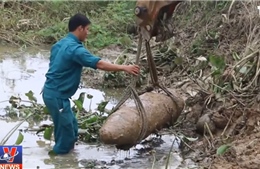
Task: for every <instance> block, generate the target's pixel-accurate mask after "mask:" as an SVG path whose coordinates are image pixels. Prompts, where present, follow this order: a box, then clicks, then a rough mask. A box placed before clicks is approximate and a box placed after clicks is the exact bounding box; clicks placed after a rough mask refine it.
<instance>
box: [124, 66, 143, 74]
mask: <svg viewBox="0 0 260 169" xmlns="http://www.w3.org/2000/svg"><path fill="white" fill-rule="evenodd" d="M123 70H124V71H125V72H127V73H130V74H133V75H135V76H137V75H138V74H139V73H140V67H139V66H138V65H124V69H123Z"/></svg>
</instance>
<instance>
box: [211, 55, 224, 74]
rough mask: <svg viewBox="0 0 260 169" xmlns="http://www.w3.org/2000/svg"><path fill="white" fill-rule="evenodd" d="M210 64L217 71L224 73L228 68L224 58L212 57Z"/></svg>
mask: <svg viewBox="0 0 260 169" xmlns="http://www.w3.org/2000/svg"><path fill="white" fill-rule="evenodd" d="M209 62H210V63H211V65H212V66H214V67H216V68H217V69H219V70H221V71H223V70H224V69H225V67H226V63H225V59H224V57H220V56H215V55H211V56H209Z"/></svg>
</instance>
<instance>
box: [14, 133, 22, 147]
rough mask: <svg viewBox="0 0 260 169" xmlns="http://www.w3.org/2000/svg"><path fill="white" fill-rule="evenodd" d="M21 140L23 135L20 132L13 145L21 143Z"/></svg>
mask: <svg viewBox="0 0 260 169" xmlns="http://www.w3.org/2000/svg"><path fill="white" fill-rule="evenodd" d="M23 139H24V136H23V134H22V133H21V132H19V135H18V137H17V139H16V142H15V145H19V144H21V143H22V142H23Z"/></svg>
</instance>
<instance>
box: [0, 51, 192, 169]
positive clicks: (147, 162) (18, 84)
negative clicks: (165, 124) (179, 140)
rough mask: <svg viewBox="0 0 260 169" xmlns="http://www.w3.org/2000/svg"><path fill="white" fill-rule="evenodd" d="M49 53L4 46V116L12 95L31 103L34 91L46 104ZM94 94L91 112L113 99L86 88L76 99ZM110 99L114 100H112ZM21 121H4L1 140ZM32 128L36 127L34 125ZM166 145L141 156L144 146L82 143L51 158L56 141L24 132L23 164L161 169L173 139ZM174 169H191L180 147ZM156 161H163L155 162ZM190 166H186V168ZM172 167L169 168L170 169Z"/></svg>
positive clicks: (0, 74) (28, 168)
mask: <svg viewBox="0 0 260 169" xmlns="http://www.w3.org/2000/svg"><path fill="white" fill-rule="evenodd" d="M48 54H49V52H48V51H45V50H38V49H37V50H30V51H26V52H23V51H19V50H17V49H12V48H10V47H8V48H7V47H5V48H3V47H0V90H1V95H0V103H1V104H0V109H1V110H0V114H1V115H4V114H5V113H6V112H5V110H4V108H5V107H6V106H7V105H8V104H9V103H8V102H2V101H5V100H8V99H9V98H10V97H11V96H20V97H21V98H22V99H24V100H27V97H26V96H25V93H26V92H28V91H29V90H31V91H33V92H34V94H35V97H36V98H37V100H38V103H43V101H42V98H41V95H40V92H41V88H42V85H43V83H44V80H45V76H44V75H45V73H46V71H47V68H48ZM83 91H84V92H86V93H88V94H91V95H94V97H93V100H92V103H91V109H95V108H97V104H98V103H99V102H101V101H102V100H105V99H107V97H109V95H108V93H110V94H111V91H100V90H96V89H90V88H83V89H79V90H78V91H77V93H76V94H75V95H74V97H73V98H77V97H78V96H79V94H80V93H81V92H83ZM109 98H110V97H109ZM116 101H117V98H115V99H113V102H112V101H111V102H110V103H109V105H108V107H107V108H108V109H110V108H112V106H114V105H115V104H116ZM89 105H90V101H89V100H87V99H86V102H85V103H84V106H85V107H86V108H89ZM17 123H18V121H15V120H6V119H1V121H0V128H3V129H6V130H2V132H1V134H0V139H2V138H3V137H4V136H5V135H6V134H7V133H8V132H9V130H10V129H11V128H12V127H14V126H15V125H16V124H17ZM42 123H44V124H48V123H51V122H50V121H44V122H42ZM28 127H29V124H28V123H23V125H22V126H21V127H20V129H25V128H28ZM30 127H33V126H31V125H30ZM17 135H18V131H17V132H16V133H15V134H14V135H13V136H12V137H11V138H10V139H9V140H8V142H7V144H8V145H10V144H14V142H15V140H16V138H17ZM162 139H163V142H161V143H160V145H159V146H158V147H155V149H154V150H155V154H154V155H152V154H151V153H149V152H143V153H140V150H142V148H143V147H142V146H141V145H137V146H136V148H137V149H138V150H139V151H137V150H136V149H131V150H130V151H128V152H124V151H117V150H116V149H115V148H114V147H112V146H104V145H103V146H98V145H90V144H84V143H80V144H78V145H77V146H76V147H75V150H74V151H73V152H72V153H71V154H69V155H65V156H59V157H55V158H50V157H49V156H48V155H47V152H48V151H49V150H50V149H51V146H53V143H52V142H48V141H45V140H44V139H43V138H42V137H40V136H37V135H35V133H30V132H26V133H24V142H23V143H22V145H23V165H24V168H25V169H35V168H37V166H38V167H40V168H44V169H51V168H84V166H86V165H87V164H89V163H90V162H93V161H95V160H98V162H97V166H103V167H104V166H107V168H152V166H154V168H161V167H162V166H164V164H165V159H164V157H165V156H166V155H167V154H168V152H169V149H170V147H171V144H172V141H173V140H174V139H175V138H174V137H173V136H167V135H165V136H163V137H162ZM173 150H174V151H173V152H175V153H173V154H172V155H173V156H172V159H171V162H170V166H171V167H170V168H182V167H181V166H182V165H184V167H183V168H188V166H189V165H188V164H187V165H186V164H185V162H187V161H183V159H182V158H181V157H180V156H179V152H178V151H179V150H178V144H175V146H174V148H173ZM155 159H156V161H159V162H156V163H155V162H154V161H155ZM185 165H186V166H185ZM191 165H192V166H194V165H193V164H191ZM168 168H169V167H168Z"/></svg>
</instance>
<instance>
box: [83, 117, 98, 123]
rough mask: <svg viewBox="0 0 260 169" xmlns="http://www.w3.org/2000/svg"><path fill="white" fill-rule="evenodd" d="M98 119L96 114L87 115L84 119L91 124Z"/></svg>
mask: <svg viewBox="0 0 260 169" xmlns="http://www.w3.org/2000/svg"><path fill="white" fill-rule="evenodd" d="M97 120H98V117H97V116H92V117H89V118H88V119H87V120H86V123H87V124H91V123H94V122H96V121H97Z"/></svg>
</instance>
